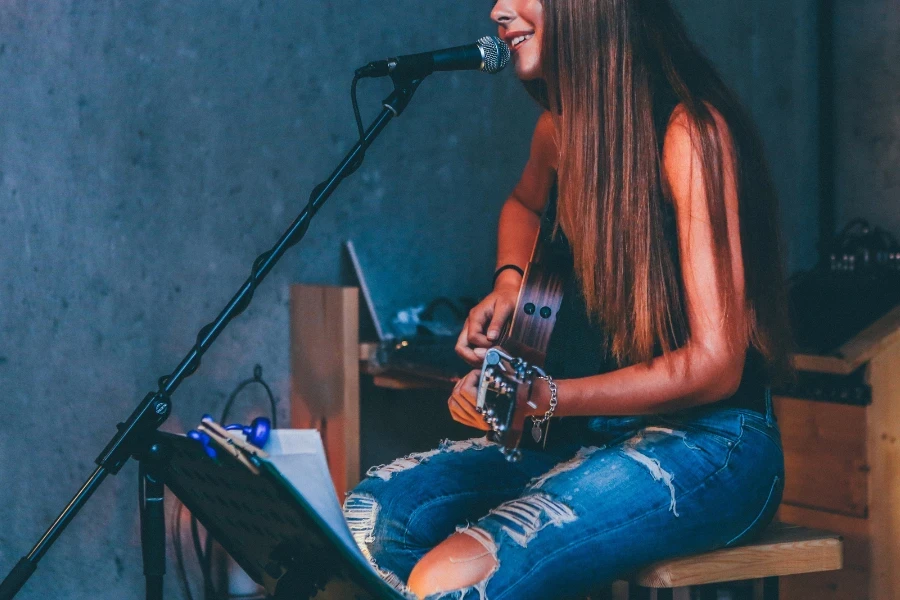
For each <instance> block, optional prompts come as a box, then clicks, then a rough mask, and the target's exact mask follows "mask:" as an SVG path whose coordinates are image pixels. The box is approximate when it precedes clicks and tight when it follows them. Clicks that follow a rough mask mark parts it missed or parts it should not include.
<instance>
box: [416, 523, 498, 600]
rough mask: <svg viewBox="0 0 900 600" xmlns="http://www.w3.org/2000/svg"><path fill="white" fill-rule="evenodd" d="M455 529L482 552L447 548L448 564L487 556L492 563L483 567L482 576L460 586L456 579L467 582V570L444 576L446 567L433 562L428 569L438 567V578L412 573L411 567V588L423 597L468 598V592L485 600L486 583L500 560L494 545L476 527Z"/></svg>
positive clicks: (483, 531) (463, 562)
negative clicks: (473, 541) (484, 571)
mask: <svg viewBox="0 0 900 600" xmlns="http://www.w3.org/2000/svg"><path fill="white" fill-rule="evenodd" d="M456 531H457V533H458V534H462V535H465V536H468V537H470V538H472V539H474V540H475V541H476V542H478V544H479V545H480V547H481V549H482V551H480V552H479V551H474V552H471V553H470V552H469V551H462V552H460V551H458V550H457V551H456V552H453V551H448V553H449V552H453V553H449V555H448V556H447V557H446V560H447V561H448V562H449V563H450V564H451V565H463V566H464V565H466V563H471V562H473V561H477V560H482V559H485V558H486V557H490V560H491V561H492V562H491V564H490V566H489V567H487V572H486V573H485V574H484V575H483V576H480V577H478V581H476V582H475V583H471V584H467V585H462V586H460V585H459V584H460V583H461V581H460V580H462V581H471V579H468V580H467V579H466V577H467V575H469V576H471V573H468V574H467V573H465V571H464V570H463V572H462V573H460V574H458V575H456V574H453V575H450V576H449V577H448V575H447V572H448V570H447V569H446V567H443V568H441V567H439V565H437V564H433V565H431V568H432V569H433V568H438V569H439V571H438V573H439V576H440V578H439V579H438V580H435V579H433V578H432V577H433V575H431V576H429V574H426V573H416V571H415V570H413V574H412V576H410V583H411V584H412V588H413V589H414V590H416V591H417V592H419V593H420V594H421V595H423V596H425V598H426V600H439V599H440V600H446V599H448V598H453V599H454V600H463V599H465V598H468V597H469V592H474V593H476V594H478V600H488V598H487V586H488V583H489V582H490V580H491V577H493V575H494V573H496V572H497V570H498V569H499V568H500V561H499V559H498V558H497V545H496V544H495V543H494V540H493V538H492V537H491V534H489V533H488V532H487V531H485V530H484V529H482V528H480V527H458V528H457V529H456ZM452 539H453V538H452V537H451V538H450V541H452ZM439 548H440V547H439ZM426 569H427V568H426ZM457 577H458V579H457ZM445 588H446V589H445Z"/></svg>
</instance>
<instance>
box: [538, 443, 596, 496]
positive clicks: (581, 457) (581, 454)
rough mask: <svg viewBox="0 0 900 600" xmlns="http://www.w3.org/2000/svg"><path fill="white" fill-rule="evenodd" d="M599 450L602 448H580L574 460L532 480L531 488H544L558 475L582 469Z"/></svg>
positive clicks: (560, 464) (562, 463)
mask: <svg viewBox="0 0 900 600" xmlns="http://www.w3.org/2000/svg"><path fill="white" fill-rule="evenodd" d="M599 450H600V448H598V447H596V446H588V447H585V448H579V449H578V452H576V453H575V456H574V457H573V458H571V459H569V460H567V461H565V462H561V463H559V464H558V465H556V466H555V467H553V468H552V469H550V470H549V471H547V472H546V473H544V474H543V475H541V476H539V477H535V478H534V479H532V480H531V483H530V485H529V487H531V488H532V489H539V488H540V487H541V486H543V485H544V484H545V483H547V480H548V479H550V478H551V477H556V476H557V475H559V474H561V473H565V472H567V471H574V470H575V469H577V468H578V467H580V466H581V465H582V464H584V461H586V460H587V459H588V458H590V457H591V456H592V455H593V454H595V453H596V452H598V451H599Z"/></svg>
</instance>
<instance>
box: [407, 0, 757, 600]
mask: <svg viewBox="0 0 900 600" xmlns="http://www.w3.org/2000/svg"><path fill="white" fill-rule="evenodd" d="M491 18H492V19H493V20H494V21H495V22H496V23H497V24H498V26H499V35H500V36H501V37H503V38H504V39H506V41H507V42H508V43H510V44H511V45H512V43H511V42H512V41H513V38H519V39H520V38H521V36H522V35H524V34H528V33H533V37H532V38H531V39H529V40H527V41H525V42H524V43H523V44H521V45H519V46H517V47H516V48H515V49H514V53H513V60H514V61H515V67H516V74H517V76H518V77H519V78H520V79H523V80H527V79H534V78H536V77H540V38H541V35H542V30H543V8H542V6H541V2H540V1H539V0H498V2H497V3H496V4H495V6H494V9H493V10H492V12H491ZM507 38H510V39H507ZM713 114H714V115H715V116H716V118H717V120H718V121H719V125H720V128H719V130H720V131H722V132H723V134H722V139H721V142H722V147H723V148H725V149H726V150H728V151H729V152H730V149H731V148H732V143H731V140H730V138H729V137H728V135H727V127H726V126H725V124H724V122H723V121H722V120H721V117H720V116H719V115H718V113H717V112H715V110H714V109H713ZM690 128H691V123H690V121H689V119H688V118H687V116H686V114H685V113H684V112H683V110H682V109H681V107H680V106H679V107H677V108H676V109H675V111H674V112H673V114H672V117H671V118H670V120H669V124H668V128H667V130H666V133H665V139H664V145H663V175H664V180H665V184H666V185H668V187H669V190H670V192H671V196H672V199H673V202H674V205H675V213H676V218H677V229H678V243H679V251H680V260H681V263H680V267H681V270H682V276H683V280H684V293H685V298H686V301H687V302H686V303H687V316H688V324H689V327H690V331H691V339H690V341H689V342H688V343H687V344H685V345H684V346H682V347H681V348H679V349H677V350H675V351H673V352H671V353H670V354H669V356H667V357H664V358H663V357H660V358H657V359H654V360H652V361H650V362H649V363H643V364H639V365H634V366H629V367H625V368H622V369H618V370H615V371H612V372H609V373H604V374H602V375H595V376H592V377H584V378H579V379H568V380H557V385H558V386H559V399H560V401H559V406H558V407H557V409H556V413H555V414H556V415H557V416H576V415H609V416H614V415H635V414H654V413H662V412H669V411H673V410H678V409H682V408H687V407H689V406H697V405H701V404H706V403H711V402H715V401H717V400H720V399H722V398H726V397H728V396H730V395H731V394H733V393H734V391H735V390H736V389H737V387H738V385H739V383H740V378H741V374H742V372H743V367H744V358H745V352H744V351H743V350H736V349H735V346H738V347H740V345H731V344H729V343H728V340H727V335H726V330H725V328H724V327H723V323H724V322H725V318H726V313H727V315H728V317H727V318H728V319H741V320H743V319H746V318H747V315H746V308H745V306H744V305H743V303H742V302H741V300H740V299H741V298H743V292H744V273H743V262H742V257H741V246H740V233H739V232H740V229H739V223H738V206H737V202H738V200H737V189H736V184H735V174H734V165H733V162H732V161H730V160H727V161H725V163H726V172H725V174H724V175H725V181H726V197H725V198H724V202H725V207H726V211H727V214H728V217H727V219H728V237H729V240H728V243H729V245H730V248H731V255H732V257H733V264H732V271H733V279H734V280H733V281H731V282H728V283H730V285H732V286H734V289H735V291H736V293H735V295H734V298H735V302H734V305H733V306H729V307H726V306H724V305H723V302H722V300H721V297H720V295H719V293H718V292H717V290H719V289H721V287H722V286H723V285H727V284H723V282H719V281H717V280H716V275H715V267H714V266H715V248H714V245H713V238H712V227H711V226H710V220H709V214H708V210H707V206H706V195H705V192H704V187H703V179H702V176H701V168H700V165H701V162H700V155H699V153H698V151H697V149H696V148H695V146H694V144H693V143H692V140H691V135H690ZM554 137H555V136H554V129H553V122H552V117H551V116H550V114H549V113H544V114H543V115H542V116H541V117H540V119H539V120H538V123H537V126H536V128H535V133H534V137H533V139H532V144H531V154H530V157H529V160H528V163H527V164H526V166H525V169H524V170H523V173H522V176H521V178H520V180H519V183H518V184H517V185H516V187H515V189H514V190H513V192H512V194H511V195H510V196H509V198H508V199H507V200H506V202H505V204H504V205H503V209H502V211H501V214H500V223H499V227H498V251H497V265H498V266H500V265H504V264H510V263H511V264H516V265H519V266H520V267H523V268H524V266H525V265H526V264H527V263H528V260H529V258H530V252H531V248H532V245H533V243H534V238H535V235H536V234H537V231H538V228H539V223H540V213H541V212H542V210H543V208H544V205H545V202H546V199H547V196H548V194H549V191H550V187H551V185H552V182H553V178H554V174H555V171H556V168H557V162H556V157H557V149H556V144H555V141H554ZM520 284H521V277H520V276H519V275H518V274H517V273H516V272H515V271H511V270H507V271H504V272H503V273H502V274H501V275H500V277H499V278H498V280H497V283H496V285H495V287H494V290H493V292H491V294H489V295H488V296H487V297H486V298H485V299H484V300H483V301H482V302H480V303H479V304H478V305H477V306H476V307H475V308H473V309H472V311H471V312H470V313H469V316H468V319H467V320H466V323H465V325H464V326H463V330H462V332H461V333H460V336H459V340H458V341H457V346H456V350H457V352H458V353H459V355H460V356H461V357H462V358H463V359H465V360H466V361H467V362H469V363H470V364H472V365H473V366H480V363H481V360H482V359H483V358H484V355H485V352H486V349H487V348H490V347H491V346H492V345H494V343H496V341H497V339H498V337H499V334H500V331H501V329H502V327H503V325H504V323H505V322H506V321H507V320H508V319H509V317H510V315H511V313H512V310H513V309H514V307H515V301H516V297H517V295H518V290H519V286H520ZM726 309H727V310H726ZM688 365H690V369H688V368H687V367H688ZM477 377H478V371H473V372H471V373H469V374H468V375H467V376H466V377H465V378H463V379H462V380H460V382H459V383H458V384H457V385H456V387H455V388H454V390H453V393H452V395H451V397H450V399H449V400H448V406H449V409H450V413H451V415H452V416H453V418H454V419H455V420H456V421H459V422H460V423H463V424H466V425H470V426H472V427H475V428H478V429H481V430H485V429H486V426H485V424H484V421H483V420H482V418H481V416H480V415H479V414H478V413H477V412H475V394H476V382H477ZM536 389H537V392H536V394H535V395H536V396H537V398H536V399H537V400H538V408H537V409H535V410H533V411H532V413H533V414H543V413H544V412H545V411H546V409H547V406H548V405H549V392H548V390H547V388H546V386H538V387H537V388H536ZM496 567H497V561H496V559H494V558H493V556H492V555H491V554H490V553H489V552H487V551H486V549H485V548H484V547H483V546H482V545H481V544H480V543H479V542H478V541H477V540H475V539H474V538H472V537H470V536H467V535H465V534H460V533H456V534H454V535H451V536H450V537H448V538H447V539H446V540H445V541H444V542H442V543H441V544H439V545H438V546H436V547H435V548H434V549H432V550H431V551H430V552H429V553H428V554H426V555H425V556H424V557H423V558H422V560H421V561H419V563H418V564H417V565H416V566H415V568H414V569H413V571H412V573H411V574H410V578H409V582H408V585H409V587H410V589H411V590H412V591H413V592H414V593H415V594H416V595H417V596H418V597H420V598H424V597H426V596H428V595H431V594H435V593H439V592H445V591H450V590H456V589H460V588H465V587H469V586H472V585H475V584H476V583H478V582H480V581H483V580H484V579H485V578H486V577H488V576H489V575H490V574H491V573H492V572H493V570H494V569H495V568H496Z"/></svg>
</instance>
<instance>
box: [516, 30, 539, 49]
mask: <svg viewBox="0 0 900 600" xmlns="http://www.w3.org/2000/svg"><path fill="white" fill-rule="evenodd" d="M532 37H534V34H533V33H529V34H528V35H520V36H518V37H516V38H513V41H512V45H513V47H515V46H518V45H519V44H521V43H523V42H526V41H528V40H530V39H531V38H532Z"/></svg>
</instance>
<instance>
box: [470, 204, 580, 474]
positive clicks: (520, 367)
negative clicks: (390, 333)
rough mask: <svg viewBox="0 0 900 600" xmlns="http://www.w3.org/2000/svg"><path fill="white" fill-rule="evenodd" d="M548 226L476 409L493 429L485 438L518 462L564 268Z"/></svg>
mask: <svg viewBox="0 0 900 600" xmlns="http://www.w3.org/2000/svg"><path fill="white" fill-rule="evenodd" d="M551 228H552V224H550V223H549V222H548V221H547V220H546V219H545V220H543V221H542V225H541V230H540V232H538V236H537V239H536V241H535V245H534V250H533V251H532V256H531V260H530V261H529V263H528V267H527V268H526V269H525V275H524V276H523V278H522V286H521V288H520V289H519V296H518V298H517V300H516V307H515V310H514V311H513V314H512V317H511V319H510V321H509V324H508V327H507V328H506V330H505V332H504V334H503V335H502V336H501V338H500V342H499V343H498V344H497V346H495V347H494V348H491V349H490V350H488V352H487V355H486V356H485V358H484V362H483V364H482V368H481V378H480V380H479V386H478V400H477V407H478V409H479V410H481V412H482V415H483V416H484V419H485V421H486V422H487V423H488V424H489V425H491V431H490V433H489V434H488V435H489V437H490V438H491V439H492V440H493V441H495V442H497V443H499V444H500V445H501V446H502V450H503V452H504V454H505V455H506V456H507V458H508V459H509V460H517V459H518V456H519V450H518V447H519V444H520V442H521V440H522V435H523V432H524V430H525V419H526V417H525V416H524V415H523V412H524V411H523V410H521V408H520V407H522V406H524V405H525V404H526V403H528V402H529V397H530V396H531V389H532V387H533V385H534V379H535V377H539V376H542V375H544V374H545V373H544V371H543V367H544V363H545V361H546V359H547V348H548V346H549V343H550V336H551V334H552V333H553V327H554V326H555V325H556V319H557V313H558V312H559V309H560V306H561V305H562V299H563V277H564V275H565V274H566V266H565V265H564V264H563V263H562V261H561V260H560V259H559V257H557V256H555V255H554V254H553V253H552V252H551V249H550V244H549V240H550V234H551Z"/></svg>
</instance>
